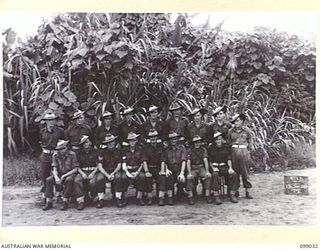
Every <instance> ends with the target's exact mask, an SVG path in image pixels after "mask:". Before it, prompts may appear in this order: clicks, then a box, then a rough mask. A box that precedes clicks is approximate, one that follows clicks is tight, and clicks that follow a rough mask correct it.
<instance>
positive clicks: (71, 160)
mask: <svg viewBox="0 0 320 250" xmlns="http://www.w3.org/2000/svg"><path fill="white" fill-rule="evenodd" d="M52 167H56V168H57V169H58V172H61V173H62V174H65V173H68V172H69V171H71V170H72V169H74V168H77V167H79V162H78V159H77V156H76V153H75V152H73V151H68V152H67V154H66V155H62V154H60V152H57V153H54V154H53V156H52Z"/></svg>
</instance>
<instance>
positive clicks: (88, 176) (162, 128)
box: [40, 102, 252, 210]
mask: <svg viewBox="0 0 320 250" xmlns="http://www.w3.org/2000/svg"><path fill="white" fill-rule="evenodd" d="M169 111H170V112H169V113H170V117H169V118H168V119H167V120H165V121H162V120H161V119H160V118H159V117H160V109H159V107H156V106H154V105H151V106H150V107H149V108H148V110H147V119H146V121H145V122H143V123H142V124H139V123H138V122H136V121H135V120H134V109H133V108H131V107H128V108H126V109H124V110H123V112H121V116H122V121H121V122H120V123H119V124H117V123H116V121H115V113H114V112H111V111H105V112H104V113H103V114H102V116H101V118H100V121H101V125H100V126H97V128H96V129H94V130H92V129H91V128H90V127H89V126H88V125H87V124H86V123H85V116H84V115H85V113H84V112H83V111H81V110H77V111H76V112H75V113H74V114H73V116H72V118H71V120H72V121H71V123H70V125H69V127H68V128H67V129H66V130H63V129H62V128H60V127H57V126H55V125H54V120H55V119H57V118H58V117H57V116H56V115H55V114H54V113H53V112H49V113H46V114H44V116H43V117H42V121H43V123H44V124H45V125H44V127H43V128H42V129H41V131H40V138H41V139H40V144H41V147H42V151H43V152H42V155H41V167H42V182H43V185H42V188H41V192H43V199H42V203H43V207H42V209H43V210H48V209H51V208H52V207H53V198H54V197H56V200H57V202H58V203H60V204H61V208H60V209H61V210H66V209H68V206H69V202H70V199H71V198H74V197H75V199H76V202H77V209H78V210H82V209H84V208H85V206H86V204H88V202H90V201H93V199H94V198H96V199H95V200H96V207H97V208H102V207H104V205H105V201H104V197H105V192H106V184H107V183H111V190H110V191H111V192H112V193H113V196H114V197H115V200H116V204H117V206H118V207H124V206H126V205H127V199H126V194H127V192H128V187H129V186H130V185H133V186H134V187H135V189H136V200H137V204H138V205H141V206H143V205H152V204H153V202H154V200H155V199H154V197H153V195H152V191H153V188H154V186H156V193H157V198H158V199H157V202H158V205H159V206H164V205H166V204H167V205H174V203H175V202H176V201H177V200H184V199H185V198H187V201H188V204H190V205H193V204H194V203H195V196H196V195H197V186H198V184H199V181H200V182H201V183H202V189H203V190H202V194H203V195H204V196H205V199H206V202H207V203H215V204H217V205H219V204H222V201H221V198H220V193H219V190H220V181H221V178H224V180H225V183H226V185H227V190H228V196H229V199H230V201H231V202H232V203H238V197H239V191H238V190H239V187H240V177H241V179H242V182H243V187H244V188H245V198H248V199H252V196H251V194H250V193H249V188H251V187H252V185H251V183H250V181H249V176H248V172H249V165H250V154H249V150H250V149H251V147H252V133H251V131H250V130H249V129H248V127H247V126H245V124H244V123H245V120H246V115H245V114H236V115H235V116H234V117H232V119H231V121H230V122H229V121H227V120H226V111H227V108H226V107H225V106H223V107H218V108H216V109H215V110H213V117H214V123H212V124H207V123H205V122H204V121H203V115H204V114H205V112H204V111H205V110H204V109H199V108H197V109H194V110H193V111H192V112H191V114H190V119H188V118H186V117H184V116H183V115H182V114H183V107H182V106H181V105H180V104H179V103H178V102H173V103H172V104H171V105H170V107H169ZM189 120H191V121H190V122H189ZM154 184H156V185H154Z"/></svg>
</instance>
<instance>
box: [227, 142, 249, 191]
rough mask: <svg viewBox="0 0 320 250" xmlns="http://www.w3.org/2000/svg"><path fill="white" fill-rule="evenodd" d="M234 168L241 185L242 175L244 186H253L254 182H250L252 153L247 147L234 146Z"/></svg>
mask: <svg viewBox="0 0 320 250" xmlns="http://www.w3.org/2000/svg"><path fill="white" fill-rule="evenodd" d="M231 158H232V168H233V169H234V171H235V172H236V173H237V174H238V180H239V185H240V176H241V179H242V183H243V187H244V188H251V187H252V184H251V183H250V182H249V168H250V163H251V160H250V154H249V151H248V149H246V148H232V151H231Z"/></svg>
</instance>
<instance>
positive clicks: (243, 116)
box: [231, 114, 247, 123]
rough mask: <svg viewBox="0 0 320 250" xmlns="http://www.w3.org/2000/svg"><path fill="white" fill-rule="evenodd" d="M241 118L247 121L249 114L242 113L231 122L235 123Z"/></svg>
mask: <svg viewBox="0 0 320 250" xmlns="http://www.w3.org/2000/svg"><path fill="white" fill-rule="evenodd" d="M238 118H240V119H241V120H243V121H245V120H246V119H247V116H246V115H245V114H240V115H239V116H237V117H236V118H233V119H232V120H231V123H235V121H236V120H237V119H238Z"/></svg>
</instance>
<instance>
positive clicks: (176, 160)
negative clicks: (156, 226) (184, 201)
mask: <svg viewBox="0 0 320 250" xmlns="http://www.w3.org/2000/svg"><path fill="white" fill-rule="evenodd" d="M179 137H180V136H179V135H178V134H177V133H176V132H171V133H170V134H169V140H170V145H169V146H168V147H167V148H166V150H165V152H164V154H163V159H162V162H161V172H160V175H159V190H160V192H159V197H160V198H159V205H160V206H163V205H164V200H163V198H162V197H163V196H164V195H163V193H161V191H162V190H166V191H167V195H168V204H169V205H173V199H172V196H173V190H174V184H175V183H177V197H178V198H182V196H183V188H184V186H185V184H184V183H185V169H186V157H187V153H186V148H185V147H184V145H181V144H178V138H179ZM163 173H164V175H163Z"/></svg>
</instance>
